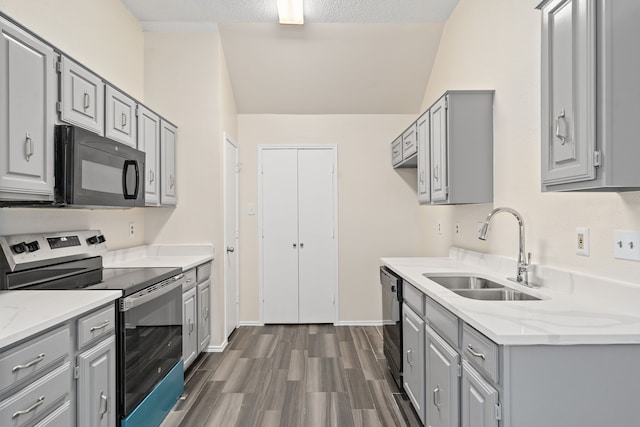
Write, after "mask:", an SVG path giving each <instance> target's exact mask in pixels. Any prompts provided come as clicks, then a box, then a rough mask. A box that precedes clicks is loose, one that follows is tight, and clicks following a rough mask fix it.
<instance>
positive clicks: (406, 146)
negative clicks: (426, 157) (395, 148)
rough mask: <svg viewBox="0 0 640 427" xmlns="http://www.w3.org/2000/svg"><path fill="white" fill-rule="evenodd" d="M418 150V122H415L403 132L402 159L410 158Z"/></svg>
mask: <svg viewBox="0 0 640 427" xmlns="http://www.w3.org/2000/svg"><path fill="white" fill-rule="evenodd" d="M417 152H418V141H417V139H416V124H415V123H413V124H412V125H411V126H409V128H408V129H407V130H405V131H404V133H403V134H402V160H409V158H411V157H412V156H414V155H415V154H416V153H417Z"/></svg>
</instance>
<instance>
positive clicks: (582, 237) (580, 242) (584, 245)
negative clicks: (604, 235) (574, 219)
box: [576, 227, 589, 256]
mask: <svg viewBox="0 0 640 427" xmlns="http://www.w3.org/2000/svg"><path fill="white" fill-rule="evenodd" d="M576 255H580V256H589V229H588V228H587V227H578V228H576Z"/></svg>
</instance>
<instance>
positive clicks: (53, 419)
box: [33, 400, 73, 427]
mask: <svg viewBox="0 0 640 427" xmlns="http://www.w3.org/2000/svg"><path fill="white" fill-rule="evenodd" d="M70 425H73V424H72V422H71V402H70V401H68V400H67V401H66V402H64V403H63V404H62V405H60V406H59V407H58V409H56V410H55V411H53V412H52V413H51V414H49V415H47V418H45V419H44V420H42V421H40V422H39V423H38V424H36V425H35V426H33V427H69V426H70Z"/></svg>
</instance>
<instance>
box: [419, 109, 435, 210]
mask: <svg viewBox="0 0 640 427" xmlns="http://www.w3.org/2000/svg"><path fill="white" fill-rule="evenodd" d="M429 138H430V135H429V111H426V112H425V113H424V114H422V115H421V116H420V118H418V121H417V122H416V139H417V140H418V144H417V145H418V202H419V203H420V204H428V203H430V202H431V179H430V178H429V177H430V176H431V147H430V146H429Z"/></svg>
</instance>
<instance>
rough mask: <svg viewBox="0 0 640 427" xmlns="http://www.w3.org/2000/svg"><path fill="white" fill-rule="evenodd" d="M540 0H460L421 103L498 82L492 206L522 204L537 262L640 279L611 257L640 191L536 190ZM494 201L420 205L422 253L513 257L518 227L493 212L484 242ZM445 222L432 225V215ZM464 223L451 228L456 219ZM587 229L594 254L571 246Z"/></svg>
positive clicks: (632, 222)
mask: <svg viewBox="0 0 640 427" xmlns="http://www.w3.org/2000/svg"><path fill="white" fill-rule="evenodd" d="M538 3H539V1H538V0H518V1H513V0H483V1H481V2H480V1H477V0H460V3H459V4H458V6H457V8H456V9H455V11H454V12H453V14H452V15H451V17H450V19H449V21H448V22H447V24H446V26H445V29H444V32H443V35H442V38H441V42H440V47H439V50H438V54H437V56H436V61H435V65H434V69H433V71H432V73H431V78H430V81H429V84H428V87H427V90H426V93H425V97H424V103H423V109H426V108H428V107H429V105H431V104H432V103H433V102H434V101H435V100H436V99H437V98H438V97H439V96H440V95H441V94H442V93H443V92H444V91H445V90H447V89H495V91H496V93H495V102H494V178H495V184H494V189H495V197H494V205H493V206H496V207H498V206H508V207H512V208H514V209H516V210H517V211H519V212H520V213H521V214H522V215H523V217H524V221H525V224H526V238H527V249H528V250H529V251H531V252H532V253H533V261H534V262H535V263H544V264H547V265H552V266H557V267H561V268H565V269H570V270H578V271H582V272H585V273H591V274H595V275H599V276H607V277H612V278H619V279H622V280H630V281H634V282H638V280H639V279H638V273H640V263H637V262H632V261H622V260H614V259H613V244H612V232H613V230H614V229H631V230H640V193H638V192H631V193H613V194H597V193H593V194H588V193H584V194H581V193H542V192H541V190H540V143H541V139H540V23H541V17H540V12H539V11H537V10H535V6H536V5H537V4H538ZM493 206H492V205H480V206H455V207H453V206H452V207H430V206H429V207H422V208H420V217H421V220H420V223H421V227H422V243H421V246H422V249H421V250H422V253H423V254H425V255H444V254H446V250H447V248H448V247H449V246H450V245H452V244H453V245H455V246H460V247H464V248H469V249H474V250H479V251H482V252H488V253H492V254H499V255H504V256H509V257H516V255H517V248H518V233H517V230H518V227H517V225H516V221H515V219H513V218H510V217H509V216H508V215H506V214H501V215H499V216H497V217H496V218H495V222H494V224H493V226H492V229H491V231H490V233H489V238H488V241H487V242H482V241H480V240H478V239H477V222H479V221H484V219H485V218H486V215H487V213H488V212H489V211H490V209H492V208H493ZM438 222H441V223H442V224H443V225H444V232H443V234H442V235H438V234H437V232H436V227H437V223H438ZM456 222H458V223H460V224H461V225H462V234H461V235H459V236H454V233H453V226H454V224H455V223H456ZM579 226H586V227H590V229H591V257H588V258H585V257H580V256H577V255H575V247H574V242H575V229H576V227H579Z"/></svg>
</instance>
